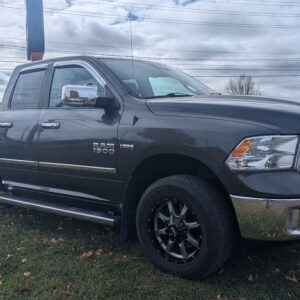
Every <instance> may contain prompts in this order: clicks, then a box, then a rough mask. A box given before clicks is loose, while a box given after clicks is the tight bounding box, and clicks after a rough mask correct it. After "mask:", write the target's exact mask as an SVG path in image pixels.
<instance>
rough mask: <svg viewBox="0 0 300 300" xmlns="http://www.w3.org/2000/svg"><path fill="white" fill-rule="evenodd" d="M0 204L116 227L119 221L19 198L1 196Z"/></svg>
mask: <svg viewBox="0 0 300 300" xmlns="http://www.w3.org/2000/svg"><path fill="white" fill-rule="evenodd" d="M0 203H4V204H10V205H16V206H21V207H26V208H32V209H36V210H40V211H44V212H49V213H54V214H57V215H60V216H65V217H72V218H77V219H81V220H86V221H91V222H96V223H101V224H105V225H109V226H114V225H116V223H117V222H118V219H117V218H115V217H113V216H110V215H108V214H104V213H100V212H95V211H88V210H83V209H78V208H74V207H66V206H59V205H56V204H53V203H44V202H38V201H33V200H27V199H26V200H25V199H22V198H18V197H11V196H4V195H0Z"/></svg>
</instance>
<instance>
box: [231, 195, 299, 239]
mask: <svg viewBox="0 0 300 300" xmlns="http://www.w3.org/2000/svg"><path fill="white" fill-rule="evenodd" d="M231 199H232V203H233V206H234V209H235V213H236V217H237V221H238V224H239V227H240V232H241V235H242V236H243V237H245V238H252V239H260V240H290V239H300V199H298V198H287V199H269V198H253V197H244V196H236V195H231Z"/></svg>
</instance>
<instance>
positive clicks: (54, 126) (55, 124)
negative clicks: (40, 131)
mask: <svg viewBox="0 0 300 300" xmlns="http://www.w3.org/2000/svg"><path fill="white" fill-rule="evenodd" d="M41 125H42V127H43V128H45V129H58V128H59V127H60V123H59V122H44V123H42V124H41Z"/></svg>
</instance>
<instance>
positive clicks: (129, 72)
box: [101, 58, 215, 99]
mask: <svg viewBox="0 0 300 300" xmlns="http://www.w3.org/2000/svg"><path fill="white" fill-rule="evenodd" d="M101 61H102V62H103V63H104V64H105V65H106V66H107V67H108V68H109V69H111V71H112V72H113V73H114V74H115V75H116V76H117V77H118V79H119V80H120V81H121V82H123V84H124V86H125V87H126V89H127V91H128V92H129V93H130V94H131V95H132V96H134V97H136V98H141V99H144V98H164V97H181V96H184V97H186V96H187V97H188V96H190V97H191V96H195V95H209V94H213V93H215V92H214V91H213V90H211V89H210V88H209V87H208V86H206V85H205V84H203V83H201V82H200V81H198V80H196V79H195V78H193V77H191V76H189V75H187V74H185V73H183V72H181V71H179V70H177V69H174V68H171V67H168V66H165V65H162V64H158V63H152V62H146V61H138V60H133V61H132V60H126V59H110V58H104V59H103V58H101Z"/></svg>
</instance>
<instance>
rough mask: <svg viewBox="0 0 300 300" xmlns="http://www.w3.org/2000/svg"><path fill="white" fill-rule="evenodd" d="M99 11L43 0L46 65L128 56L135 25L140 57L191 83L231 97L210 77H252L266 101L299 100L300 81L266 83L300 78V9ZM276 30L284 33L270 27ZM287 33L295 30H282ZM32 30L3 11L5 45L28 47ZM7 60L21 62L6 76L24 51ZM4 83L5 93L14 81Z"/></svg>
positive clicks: (178, 4) (153, 0)
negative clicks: (82, 57)
mask: <svg viewBox="0 0 300 300" xmlns="http://www.w3.org/2000/svg"><path fill="white" fill-rule="evenodd" d="M237 2H238V1H237ZM11 3H20V2H19V1H18V0H12V1H11ZM99 3H100V2H97V1H96V0H89V1H86V2H85V1H77V0H64V1H61V0H51V1H50V0H44V7H45V30H46V48H47V49H48V51H47V52H46V54H45V57H46V58H51V57H56V56H62V55H76V54H83V53H86V54H99V55H119V56H129V55H130V54H131V51H130V26H129V20H130V19H131V20H132V30H133V47H134V55H135V56H137V57H145V58H148V59H151V58H152V59H154V58H157V59H158V60H159V61H160V62H165V63H167V64H170V65H172V66H176V67H178V68H181V69H184V71H186V72H188V73H189V74H191V75H195V76H206V77H203V78H202V77H201V80H202V81H203V82H205V83H206V84H208V85H210V86H211V87H212V88H214V89H215V90H217V91H223V90H224V86H225V84H226V81H227V80H228V78H227V77H215V78H214V77H211V76H230V75H232V76H237V75H239V74H241V73H244V72H246V73H248V74H251V75H253V76H254V77H255V75H257V76H258V77H255V80H256V81H257V83H258V84H259V86H260V89H261V90H262V92H263V93H264V95H266V96H275V97H285V98H297V99H299V100H300V90H299V81H300V77H292V76H291V77H261V76H263V75H276V76H278V75H293V74H294V75H297V74H298V75H300V59H296V58H300V43H299V40H300V30H299V28H296V25H300V22H299V21H298V18H296V17H294V15H296V14H297V9H299V7H300V6H299V5H298V6H290V5H286V6H278V4H282V0H274V1H272V2H270V1H269V2H265V3H257V4H255V2H254V1H253V2H251V3H249V5H247V7H246V9H245V5H238V4H233V3H230V2H226V1H222V3H221V2H215V1H211V2H209V1H196V0H166V1H164V2H163V3H162V1H158V0H144V1H143V2H141V1H138V0H130V1H128V3H132V4H130V5H129V4H125V3H127V2H126V1H120V2H118V1H117V0H112V1H109V2H108V1H107V2H106V1H101V5H100V4H99ZM276 4H277V5H276ZM9 6H12V5H11V4H10V5H9ZM16 7H17V6H16ZM53 8H54V9H55V10H51V9H53ZM166 20H173V21H169V23H168V22H167V21H166ZM183 23H184V24H183ZM189 23H190V24H189ZM196 23H197V24H196ZM199 23H201V24H199ZM209 24H210V25H209ZM222 24H223V25H222ZM224 24H231V25H234V24H239V25H236V26H226V25H224ZM245 24H253V25H255V26H253V27H250V26H248V27H247V26H244V25H245ZM276 24H277V25H278V28H276V27H274V28H272V27H270V25H276ZM283 25H292V26H293V25H295V28H281V26H283ZM25 30H26V29H25V16H24V11H23V10H22V9H12V8H7V9H4V8H1V11H0V45H1V44H3V45H14V46H15V47H16V46H20V45H21V46H23V47H24V46H25ZM276 53H277V54H276ZM0 54H1V57H2V59H3V60H6V61H15V63H13V62H7V63H4V62H1V63H0V74H3V71H1V69H12V68H13V67H14V66H16V65H17V64H18V63H19V62H22V61H24V60H25V49H17V48H5V47H2V48H1V46H0ZM8 57H18V58H11V59H9V58H8ZM291 58H295V59H291ZM164 59H165V60H164ZM197 59H198V61H196V60H197ZM0 78H1V82H0V93H1V90H3V87H4V85H3V84H2V83H3V81H7V80H8V76H5V78H4V79H2V77H0ZM1 84H2V85H1Z"/></svg>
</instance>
